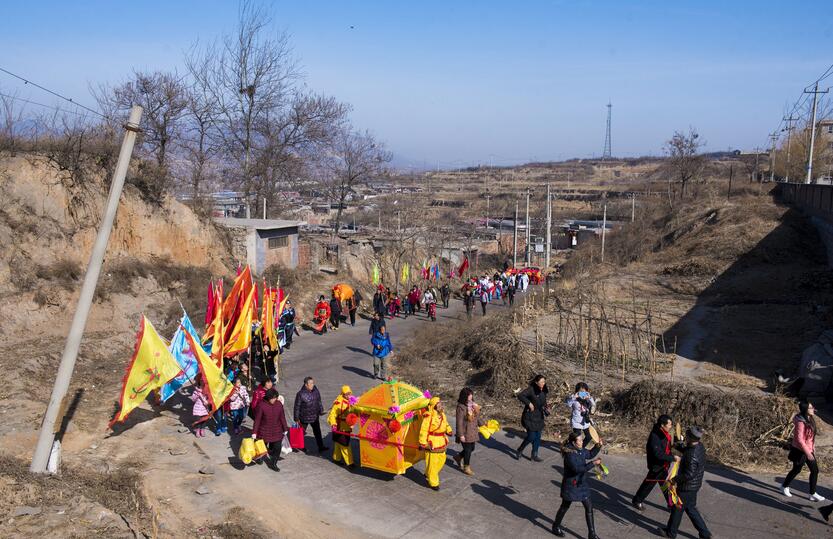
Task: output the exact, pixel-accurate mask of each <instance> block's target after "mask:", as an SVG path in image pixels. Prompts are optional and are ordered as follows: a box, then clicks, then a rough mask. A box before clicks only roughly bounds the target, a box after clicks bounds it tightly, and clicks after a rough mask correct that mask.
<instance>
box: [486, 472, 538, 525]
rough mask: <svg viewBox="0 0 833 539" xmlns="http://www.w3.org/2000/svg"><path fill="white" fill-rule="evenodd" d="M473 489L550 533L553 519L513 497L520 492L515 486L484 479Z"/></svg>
mask: <svg viewBox="0 0 833 539" xmlns="http://www.w3.org/2000/svg"><path fill="white" fill-rule="evenodd" d="M471 490H472V491H473V492H474V493H475V494H479V495H480V496H482V497H483V498H484V499H486V500H488V501H490V502H492V504H494V505H495V506H497V507H500V508H502V509H505V510H506V511H509V512H510V513H512V514H513V515H515V516H516V517H518V518H522V519H524V520H528V521H529V522H531V523H532V524H534V525H535V526H537V527H539V528H541V529H543V530H546V531H547V532H548V533H549V532H550V527H551V526H552V519H550V518H548V517H547V516H546V515H544V514H543V513H541V512H540V511H538V510H537V509H533V508H532V507H529V506H528V505H526V504H523V503H521V502H519V501H518V500H516V499H515V498H513V497H512V495H513V494H517V493H518V491H517V490H515V489H514V488H512V487H507V486H503V485H499V484H498V483H495V482H494V481H491V480H489V479H484V480H483V481H481V482H480V483H473V484H472V485H471Z"/></svg>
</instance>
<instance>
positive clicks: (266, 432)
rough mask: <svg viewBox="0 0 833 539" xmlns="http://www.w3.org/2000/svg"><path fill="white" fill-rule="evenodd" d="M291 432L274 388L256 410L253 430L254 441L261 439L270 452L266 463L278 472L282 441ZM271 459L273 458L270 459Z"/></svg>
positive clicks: (267, 393) (267, 392)
mask: <svg viewBox="0 0 833 539" xmlns="http://www.w3.org/2000/svg"><path fill="white" fill-rule="evenodd" d="M288 430H289V425H287V424H286V415H285V413H284V411H283V404H281V402H280V401H279V400H278V390H277V389H275V388H274V387H273V388H272V389H269V390H268V391H266V395H264V397H263V400H262V401H260V402H259V403H258V405H257V409H256V410H255V424H254V427H253V428H252V439H253V440H256V439H258V438H260V439H261V440H263V441H264V442H265V443H266V450H267V452H268V455H267V458H266V462H267V465H268V466H269V468H271V469H272V470H274V471H276V472H278V471H280V470H279V469H278V461H279V460H280V458H281V441H282V440H283V433H285V432H287V431H288ZM270 457H271V458H270Z"/></svg>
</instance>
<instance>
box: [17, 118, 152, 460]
mask: <svg viewBox="0 0 833 539" xmlns="http://www.w3.org/2000/svg"><path fill="white" fill-rule="evenodd" d="M141 119H142V107H140V106H138V105H134V106H133V108H131V109H130V117H129V119H128V120H127V123H126V124H125V125H124V129H125V133H124V139H123V140H122V143H121V150H120V151H119V159H118V161H117V162H116V169H115V171H114V172H113V180H112V182H111V183H110V194H109V195H108V197H107V206H106V207H105V209H104V216H103V217H102V220H101V227H100V228H99V229H98V234H97V235H96V238H95V243H94V244H93V249H92V252H91V253H90V262H89V264H88V265H87V272H86V274H85V275H84V283H83V284H82V285H81V294H80V295H79V297H78V305H77V307H76V309H75V314H74V315H73V317H72V325H71V326H70V328H69V334H68V335H67V341H66V344H65V345H64V352H63V355H62V356H61V363H60V364H59V365H58V374H57V376H56V377H55V385H54V386H53V388H52V395H51V397H50V398H49V405H48V406H47V408H46V413H45V414H44V415H43V421H42V422H41V428H40V433H39V434H38V441H37V444H36V445H35V452H34V454H33V455H32V465H31V466H30V467H29V471H30V472H32V473H44V472H45V471H46V467H47V465H48V464H49V455H50V454H51V453H52V446H53V443H54V441H55V425H56V423H57V422H58V419H59V418H58V415H59V414H60V413H61V410H62V409H63V406H62V405H63V403H64V398H65V397H66V394H67V391H68V390H69V383H70V381H71V380H72V372H73V371H74V370H75V361H76V360H77V359H78V349H79V348H80V346H81V337H82V336H83V335H84V327H85V326H86V325H87V317H88V316H89V314H90V307H92V302H93V295H94V294H95V287H96V285H97V284H98V277H99V275H100V274H101V266H102V263H103V261H104V253H105V252H106V251H107V241H108V240H109V239H110V232H111V231H112V230H113V221H114V220H115V218H116V211H117V210H118V208H119V198H120V197H121V192H122V188H123V187H124V178H125V176H126V175H127V168H128V166H129V165H130V157H131V155H132V154H133V145H134V144H135V143H136V134H137V133H138V132H139V131H140V130H139V121H140V120H141Z"/></svg>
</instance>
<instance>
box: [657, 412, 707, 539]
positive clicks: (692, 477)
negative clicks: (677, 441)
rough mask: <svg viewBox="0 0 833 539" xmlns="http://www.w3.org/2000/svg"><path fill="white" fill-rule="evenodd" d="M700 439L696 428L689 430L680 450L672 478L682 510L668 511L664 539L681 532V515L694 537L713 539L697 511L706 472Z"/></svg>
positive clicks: (700, 433)
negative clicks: (687, 519) (686, 517)
mask: <svg viewBox="0 0 833 539" xmlns="http://www.w3.org/2000/svg"><path fill="white" fill-rule="evenodd" d="M702 437H703V431H702V430H701V429H700V428H699V427H691V428H689V429H688V431H687V432H686V433H685V439H686V443H685V446H684V447H682V448H681V449H682V451H683V457H682V460H681V461H680V469H679V470H678V471H677V477H676V478H675V482H676V483H677V496H679V498H680V501H681V502H682V506H681V507H676V506H674V507H672V508H671V516H669V517H668V526H666V527H665V528H663V529H661V530H660V531H661V532H662V534H663V535H665V536H666V537H671V538H674V537H677V530H678V529H679V528H680V522H681V521H682V519H683V512H685V513H686V514H687V515H688V518H689V519H690V520H691V523H692V524H694V527H695V528H697V533H698V534H699V535H700V538H701V539H709V538H710V537H711V536H712V534H711V532H710V531H709V528H708V527H707V526H706V522H705V521H704V520H703V517H702V516H701V515H700V511H698V510H697V492H698V491H699V490H700V487H701V486H703V472H704V471H705V469H706V448H705V447H704V446H703V443H702V442H701V441H700V439H701V438H702Z"/></svg>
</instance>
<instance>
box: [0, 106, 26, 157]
mask: <svg viewBox="0 0 833 539" xmlns="http://www.w3.org/2000/svg"><path fill="white" fill-rule="evenodd" d="M17 99H18V94H17V92H14V93H12V94H5V93H1V92H0V150H8V151H11V152H12V153H14V152H15V151H16V150H18V149H19V146H20V143H21V140H20V139H21V138H22V128H23V127H22V126H23V123H24V122H23V119H24V111H23V107H18V106H17V103H16V101H17Z"/></svg>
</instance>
